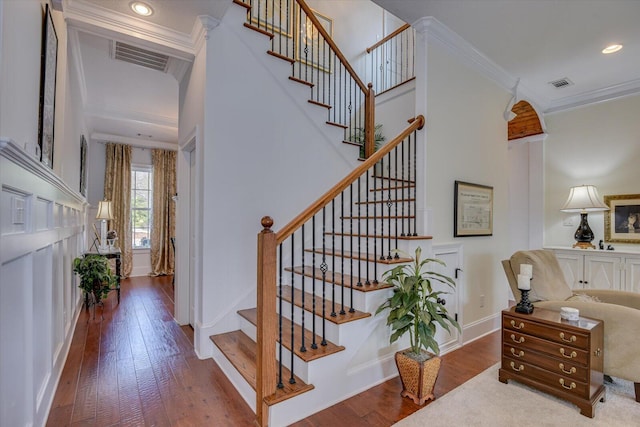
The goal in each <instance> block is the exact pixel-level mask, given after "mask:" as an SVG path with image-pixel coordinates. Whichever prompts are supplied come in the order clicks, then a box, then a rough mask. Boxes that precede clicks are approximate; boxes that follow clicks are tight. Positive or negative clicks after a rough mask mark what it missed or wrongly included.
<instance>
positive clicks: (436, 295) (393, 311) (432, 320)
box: [376, 247, 460, 405]
mask: <svg viewBox="0 0 640 427" xmlns="http://www.w3.org/2000/svg"><path fill="white" fill-rule="evenodd" d="M421 253H422V250H421V249H420V248H419V247H418V248H417V249H416V252H415V259H414V261H413V263H409V264H403V265H399V266H397V267H395V268H393V269H392V270H389V271H387V272H386V273H384V274H383V279H384V281H385V282H387V283H389V284H391V285H393V294H392V295H390V296H389V297H388V298H387V299H386V300H385V301H384V302H383V303H382V304H381V305H380V307H378V309H377V310H376V314H379V313H381V312H383V311H385V310H387V309H388V310H389V312H388V314H387V325H388V326H389V327H390V328H391V330H392V334H391V337H390V339H389V341H390V343H391V344H393V343H394V342H396V341H397V340H398V339H400V338H401V337H402V336H404V335H405V334H407V333H408V334H409V342H410V345H411V346H410V347H409V348H408V349H405V350H401V351H398V352H397V353H396V354H395V360H396V365H397V367H398V371H399V373H400V378H401V380H402V386H403V390H402V393H401V395H402V396H403V397H407V396H408V397H410V398H411V399H413V401H414V402H415V403H416V404H418V405H422V404H423V403H424V402H425V401H427V400H429V399H433V398H434V395H433V387H434V385H435V382H436V379H437V376H438V372H439V370H440V362H441V360H440V357H439V356H438V355H439V353H440V347H439V346H438V342H437V341H436V339H435V335H436V331H437V327H438V325H440V326H442V327H443V328H444V329H445V330H447V331H450V330H451V329H450V327H451V326H453V327H455V328H456V329H458V331H460V325H458V322H456V320H455V319H454V318H452V317H450V316H449V315H448V313H447V309H446V308H445V300H444V299H443V298H442V295H443V294H447V293H448V292H446V291H437V290H434V289H433V283H432V282H434V281H435V282H440V283H444V284H445V285H447V286H449V287H451V288H455V282H454V281H453V279H452V278H450V277H448V276H445V275H443V274H440V273H437V272H435V271H429V270H427V271H423V270H425V269H427V268H428V266H429V264H431V263H436V264H440V265H445V264H444V262H442V261H441V260H439V259H436V258H427V259H424V260H421V259H420V256H421ZM429 350H432V351H433V352H429Z"/></svg>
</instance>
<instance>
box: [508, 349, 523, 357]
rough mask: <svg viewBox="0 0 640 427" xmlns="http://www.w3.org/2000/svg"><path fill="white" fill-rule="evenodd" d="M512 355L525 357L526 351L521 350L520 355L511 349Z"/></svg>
mask: <svg viewBox="0 0 640 427" xmlns="http://www.w3.org/2000/svg"><path fill="white" fill-rule="evenodd" d="M511 354H512V355H514V356H515V357H522V356H524V351H522V350H520V351H519V352H518V353H516V349H515V348H513V347H511Z"/></svg>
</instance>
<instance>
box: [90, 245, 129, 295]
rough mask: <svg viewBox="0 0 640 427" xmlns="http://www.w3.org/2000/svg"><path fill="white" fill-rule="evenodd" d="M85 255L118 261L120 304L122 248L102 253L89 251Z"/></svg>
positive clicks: (117, 283) (117, 279)
mask: <svg viewBox="0 0 640 427" xmlns="http://www.w3.org/2000/svg"><path fill="white" fill-rule="evenodd" d="M85 255H102V256H103V257H105V258H107V259H115V260H116V288H115V291H116V292H117V293H118V304H120V268H121V263H122V260H121V255H122V251H121V250H120V248H113V249H111V250H109V249H107V250H101V251H99V252H98V251H89V252H85ZM86 302H87V301H86V295H85V304H86Z"/></svg>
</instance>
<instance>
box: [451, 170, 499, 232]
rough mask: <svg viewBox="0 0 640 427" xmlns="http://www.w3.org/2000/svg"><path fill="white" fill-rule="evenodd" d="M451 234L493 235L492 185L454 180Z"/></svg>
mask: <svg viewBox="0 0 640 427" xmlns="http://www.w3.org/2000/svg"><path fill="white" fill-rule="evenodd" d="M453 212H454V217H453V218H454V220H453V236H454V237H468V236H491V235H493V187H489V186H486V185H479V184H471V183H468V182H462V181H456V182H455V189H454V199H453Z"/></svg>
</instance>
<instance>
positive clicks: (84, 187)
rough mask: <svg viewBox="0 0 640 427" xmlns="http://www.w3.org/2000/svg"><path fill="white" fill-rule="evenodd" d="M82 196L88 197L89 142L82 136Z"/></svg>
mask: <svg viewBox="0 0 640 427" xmlns="http://www.w3.org/2000/svg"><path fill="white" fill-rule="evenodd" d="M80 194H82V195H83V196H84V197H87V140H86V139H84V135H81V136H80Z"/></svg>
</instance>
